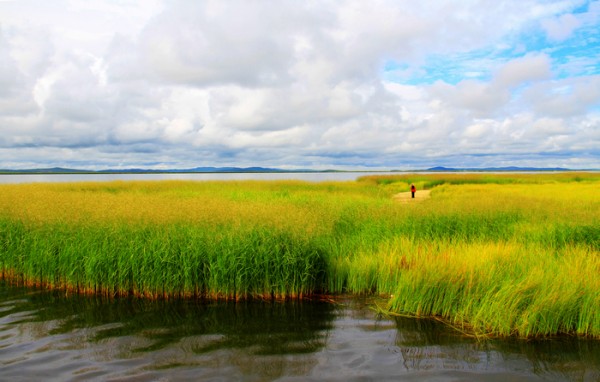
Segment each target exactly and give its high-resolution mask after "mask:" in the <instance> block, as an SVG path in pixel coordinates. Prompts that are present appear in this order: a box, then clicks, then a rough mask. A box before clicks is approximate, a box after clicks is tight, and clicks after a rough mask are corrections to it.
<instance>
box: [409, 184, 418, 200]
mask: <svg viewBox="0 0 600 382" xmlns="http://www.w3.org/2000/svg"><path fill="white" fill-rule="evenodd" d="M415 192H417V188H416V187H415V185H414V184H411V185H410V193H411V194H412V198H413V199H414V198H415Z"/></svg>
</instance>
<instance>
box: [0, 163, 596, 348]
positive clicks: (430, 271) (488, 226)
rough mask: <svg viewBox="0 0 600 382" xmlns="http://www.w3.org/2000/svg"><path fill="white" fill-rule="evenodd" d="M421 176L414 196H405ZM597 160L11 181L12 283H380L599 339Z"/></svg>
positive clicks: (413, 308) (5, 238)
mask: <svg viewBox="0 0 600 382" xmlns="http://www.w3.org/2000/svg"><path fill="white" fill-rule="evenodd" d="M411 183H414V184H415V185H416V186H417V195H419V193H420V192H422V191H423V190H428V191H429V196H430V197H429V198H427V199H419V198H417V199H415V200H405V201H403V202H400V201H399V200H398V199H395V198H394V195H397V194H398V193H402V192H407V191H408V190H409V185H410V184H411ZM599 190H600V174H598V173H558V174H483V173H482V174H439V175H425V174H422V175H420V174H398V175H397V176H369V177H364V178H361V179H359V180H358V181H356V182H325V183H308V182H300V181H272V182H267V181H261V182H259V181H243V182H237V181H222V182H189V181H160V182H100V183H69V184H19V185H1V186H0V272H1V273H2V277H3V278H4V279H7V280H9V281H11V282H13V283H18V284H24V285H31V286H40V287H49V288H61V289H64V290H66V291H68V292H69V293H70V292H77V293H99V294H105V295H109V296H116V295H129V294H131V295H138V296H145V297H151V298H178V297H196V298H225V299H240V298H268V299H271V298H296V297H302V296H309V295H313V294H340V293H351V294H372V295H381V296H384V297H386V298H387V299H388V306H387V307H386V309H387V310H389V312H391V313H392V314H401V315H411V316H426V317H437V318H438V319H441V320H444V321H445V322H447V323H448V324H450V325H452V326H454V327H456V328H457V329H459V330H462V331H464V332H465V333H471V334H476V335H491V336H520V337H538V336H548V335H555V334H559V333H568V334H575V335H581V336H588V337H595V338H600V192H599Z"/></svg>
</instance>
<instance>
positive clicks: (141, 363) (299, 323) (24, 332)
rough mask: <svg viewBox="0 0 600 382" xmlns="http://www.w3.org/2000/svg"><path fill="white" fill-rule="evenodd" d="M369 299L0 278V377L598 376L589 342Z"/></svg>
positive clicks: (595, 350) (599, 359)
mask: <svg viewBox="0 0 600 382" xmlns="http://www.w3.org/2000/svg"><path fill="white" fill-rule="evenodd" d="M372 306H373V302H371V301H367V300H364V299H363V300H361V299H344V300H340V301H338V302H337V303H330V302H321V301H302V302H288V303H271V302H256V301H255V302H245V303H237V304H235V303H226V302H218V303H215V302H201V301H195V300H186V301H182V300H174V301H147V300H139V299H129V298H121V299H114V300H107V299H104V298H96V297H86V296H65V295H64V292H48V291H39V290H32V289H24V288H16V287H11V286H7V285H4V284H1V283H0V380H9V381H34V380H45V381H189V380H202V381H231V380H235V381H274V380H276V381H307V380H308V381H311V380H312V381H322V380H326V381H382V380H383V381H385V380H390V381H391V380H393V381H422V380H429V381H598V380H600V344H599V343H598V341H591V340H587V341H586V340H577V339H573V338H562V339H552V340H544V341H518V340H502V341H500V340H494V341H485V342H478V341H476V340H474V339H472V338H467V337H464V336H462V335H460V334H459V333H457V332H455V331H453V330H451V329H449V328H447V327H445V326H444V325H442V324H440V323H438V322H435V321H430V320H415V319H391V318H384V317H378V315H377V314H376V313H375V311H374V310H373V309H371V307H372Z"/></svg>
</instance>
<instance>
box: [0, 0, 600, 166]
mask: <svg viewBox="0 0 600 382" xmlns="http://www.w3.org/2000/svg"><path fill="white" fill-rule="evenodd" d="M0 132H1V134H0V168H4V169H26V168H40V167H69V168H80V169H88V170H102V169H108V168H115V169H118V168H120V169H125V168H146V169H166V168H179V169H181V168H193V167H199V166H215V167H220V166H238V167H250V166H262V167H278V168H286V169H303V168H310V169H317V170H318V169H346V170H351V169H377V170H385V169H390V170H392V169H398V170H411V169H423V168H429V167H433V166H447V167H476V168H482V167H502V166H530V167H531V166H532V167H566V168H575V169H585V168H595V169H598V168H600V0H594V1H583V0H564V1H563V0H556V1H551V0H519V1H516V0H423V1H414V0H394V1H391V0H390V1H387V0H370V1H364V0H347V1H346V0H336V1H332V0H320V1H315V0H306V1H297V0H277V1H275V0H273V1H266V0H264V1H261V0H239V1H236V0H218V1H212V0H205V1H191V0H165V1H161V0H139V1H136V0H121V1H117V0H85V1H84V0H52V1H47V0H0Z"/></svg>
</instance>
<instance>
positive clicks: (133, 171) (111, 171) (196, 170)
mask: <svg viewBox="0 0 600 382" xmlns="http://www.w3.org/2000/svg"><path fill="white" fill-rule="evenodd" d="M328 171H335V170H328ZM244 172H245V173H252V172H316V171H315V170H282V169H278V168H268V167H195V168H187V169H164V170H153V169H141V168H127V169H107V170H98V171H93V170H79V169H72V168H63V167H52V168H34V169H24V170H2V169H0V173H4V174H164V173H244Z"/></svg>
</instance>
